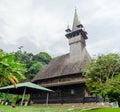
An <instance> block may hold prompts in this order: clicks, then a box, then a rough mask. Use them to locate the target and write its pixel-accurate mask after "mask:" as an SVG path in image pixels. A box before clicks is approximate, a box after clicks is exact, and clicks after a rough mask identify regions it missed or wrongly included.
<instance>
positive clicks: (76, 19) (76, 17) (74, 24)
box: [72, 8, 80, 31]
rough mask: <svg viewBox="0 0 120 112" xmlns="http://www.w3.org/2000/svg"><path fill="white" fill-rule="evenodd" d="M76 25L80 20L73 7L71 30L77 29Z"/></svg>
mask: <svg viewBox="0 0 120 112" xmlns="http://www.w3.org/2000/svg"><path fill="white" fill-rule="evenodd" d="M78 25H80V21H79V20H78V15H77V9H76V8H75V13H74V20H73V26H72V31H75V30H77V29H78V28H77V26H78Z"/></svg>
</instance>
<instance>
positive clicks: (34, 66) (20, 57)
mask: <svg viewBox="0 0 120 112" xmlns="http://www.w3.org/2000/svg"><path fill="white" fill-rule="evenodd" d="M51 59H52V58H51V56H50V55H49V54H48V53H46V52H40V53H38V54H35V55H34V54H32V53H27V52H22V51H21V50H19V51H17V52H15V60H16V61H19V62H20V63H22V64H25V65H26V68H27V72H26V74H25V76H26V78H27V80H31V79H32V78H33V77H34V76H35V75H36V74H37V72H38V71H40V70H41V69H42V68H43V66H45V65H46V64H48V63H49V62H50V60H51Z"/></svg>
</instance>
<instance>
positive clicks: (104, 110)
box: [86, 108, 120, 112]
mask: <svg viewBox="0 0 120 112" xmlns="http://www.w3.org/2000/svg"><path fill="white" fill-rule="evenodd" d="M86 112H120V108H102V109H92V110H88V111H86Z"/></svg>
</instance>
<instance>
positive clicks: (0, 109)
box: [0, 105, 120, 112]
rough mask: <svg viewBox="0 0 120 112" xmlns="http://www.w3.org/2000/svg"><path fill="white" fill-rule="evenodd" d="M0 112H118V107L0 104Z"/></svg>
mask: <svg viewBox="0 0 120 112" xmlns="http://www.w3.org/2000/svg"><path fill="white" fill-rule="evenodd" d="M0 112H120V108H102V109H90V110H87V109H83V108H80V107H60V106H58V107H49V106H48V107H47V106H27V107H25V106H16V107H15V108H12V107H11V106H2V105H0Z"/></svg>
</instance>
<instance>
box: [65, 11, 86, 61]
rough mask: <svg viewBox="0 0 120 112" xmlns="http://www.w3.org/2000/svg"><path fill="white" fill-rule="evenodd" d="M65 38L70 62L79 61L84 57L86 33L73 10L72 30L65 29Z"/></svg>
mask: <svg viewBox="0 0 120 112" xmlns="http://www.w3.org/2000/svg"><path fill="white" fill-rule="evenodd" d="M66 33H67V34H66V35H65V36H66V37H67V38H68V41H69V46H70V60H71V62H72V61H73V60H74V61H81V60H83V58H84V57H85V52H86V48H85V47H86V41H85V40H86V39H87V32H86V31H85V30H84V27H83V25H82V24H81V23H80V21H79V19H78V15H77V10H76V9H75V13H74V19H73V26H72V30H71V29H70V28H69V27H67V29H66Z"/></svg>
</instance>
